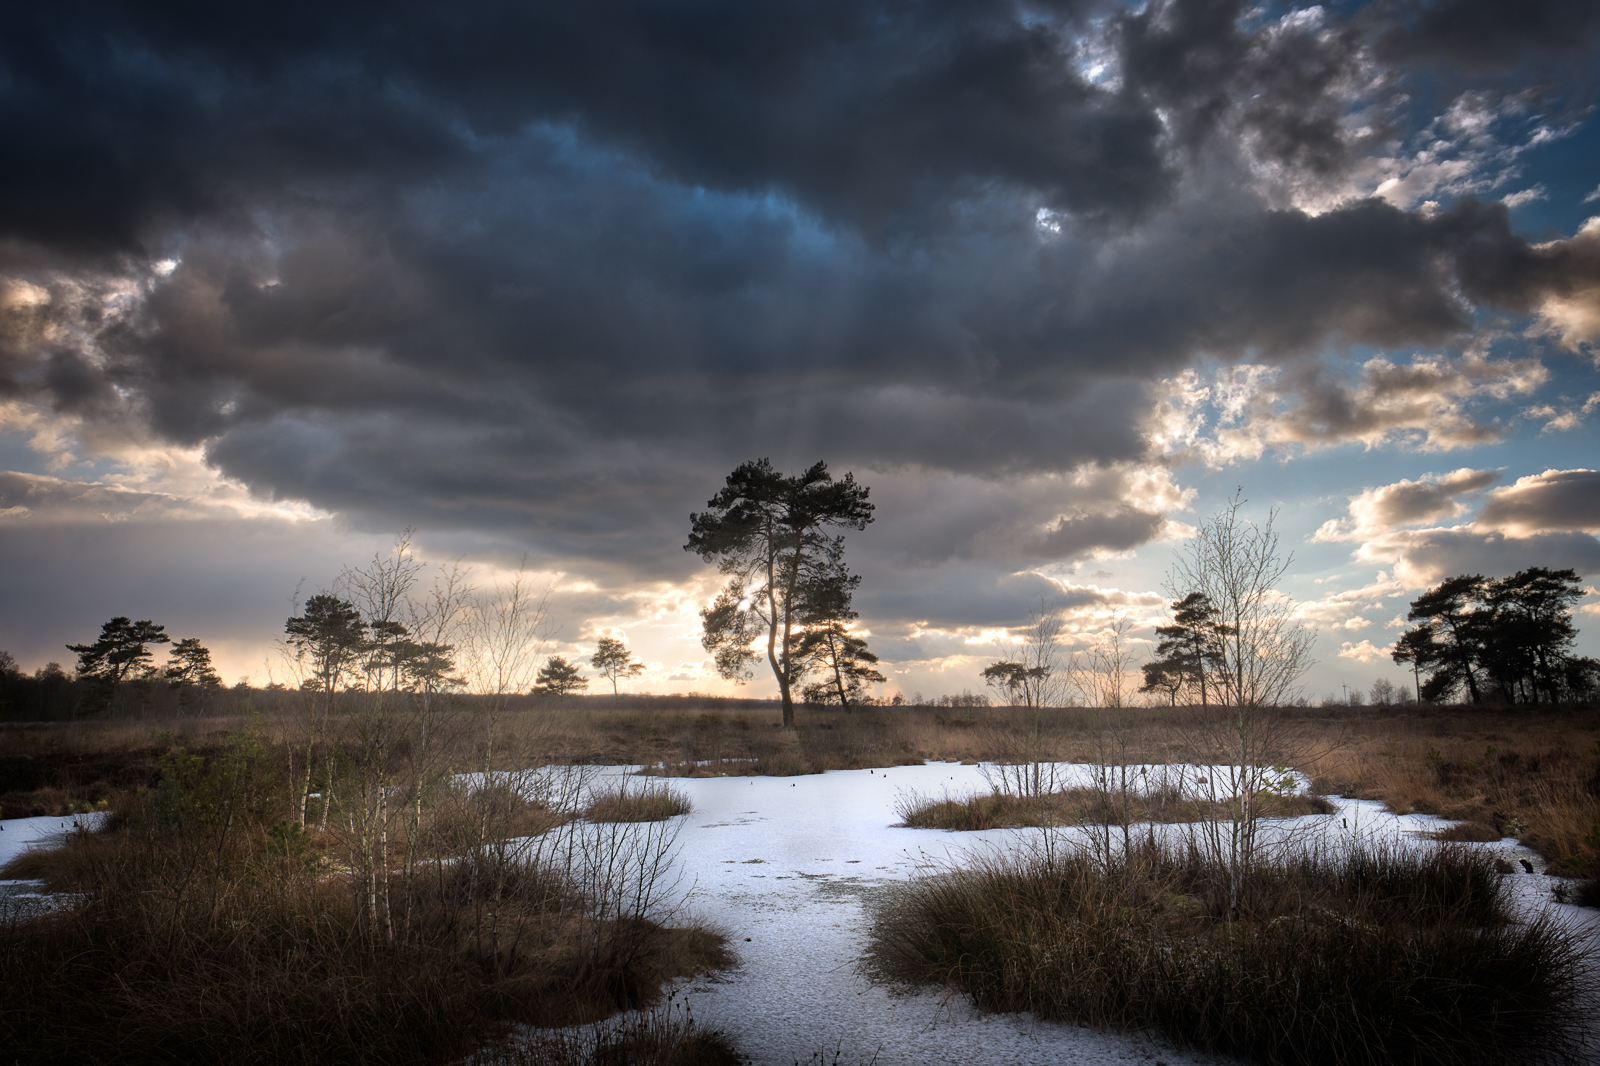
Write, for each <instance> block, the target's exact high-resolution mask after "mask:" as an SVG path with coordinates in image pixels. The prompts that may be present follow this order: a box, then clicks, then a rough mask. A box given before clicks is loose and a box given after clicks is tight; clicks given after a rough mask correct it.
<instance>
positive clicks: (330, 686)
mask: <svg viewBox="0 0 1600 1066" xmlns="http://www.w3.org/2000/svg"><path fill="white" fill-rule="evenodd" d="M283 631H284V634H285V636H284V641H285V643H286V644H287V645H288V647H289V651H290V653H292V655H293V666H294V668H295V669H296V670H299V671H302V672H303V677H302V680H301V683H300V688H301V691H302V692H305V693H307V695H308V697H310V698H312V699H314V700H315V706H314V708H311V709H310V710H309V714H308V717H309V723H308V728H307V730H306V734H305V752H304V764H305V769H304V773H303V776H302V777H301V779H300V783H299V785H300V787H299V788H298V789H297V790H296V792H295V796H294V803H295V814H296V819H297V821H298V823H299V824H300V825H304V824H305V821H306V804H307V802H308V801H309V799H310V796H311V759H312V751H313V749H314V748H315V747H316V744H317V741H318V739H319V738H326V737H327V736H328V735H329V733H330V730H331V728H332V724H331V720H332V717H333V702H334V698H335V695H336V694H337V693H338V691H339V689H340V686H341V685H342V684H343V683H344V679H345V676H346V675H347V674H349V673H351V672H353V671H355V670H356V669H358V668H359V667H360V663H361V656H362V655H363V654H364V653H365V651H366V648H367V626H366V623H364V622H363V621H362V620H361V612H360V611H358V610H356V608H355V605H354V604H352V603H350V602H348V601H346V600H342V599H340V598H339V597H338V596H335V595H333V594H332V593H328V592H321V593H318V594H317V595H315V596H313V597H311V598H310V599H309V600H307V601H306V602H305V608H304V610H302V612H301V613H300V614H298V615H295V616H294V617H292V618H290V619H289V620H288V621H286V622H285V623H284V624H283ZM324 758H325V762H326V770H327V776H328V779H329V781H330V782H331V780H332V777H333V750H332V747H331V746H327V748H326V750H325V751H324ZM291 762H292V759H291ZM290 769H291V773H292V772H293V767H292V766H291V768H290ZM329 787H331V785H330V786H329ZM330 806H331V804H329V803H328V802H324V803H323V805H322V823H323V825H324V826H326V824H327V820H328V808H329V807H330Z"/></svg>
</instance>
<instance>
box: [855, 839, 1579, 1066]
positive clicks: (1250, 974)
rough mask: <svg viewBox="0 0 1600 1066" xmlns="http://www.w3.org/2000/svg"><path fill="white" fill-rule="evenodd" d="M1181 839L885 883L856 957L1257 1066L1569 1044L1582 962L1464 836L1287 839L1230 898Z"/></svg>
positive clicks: (1548, 1051)
mask: <svg viewBox="0 0 1600 1066" xmlns="http://www.w3.org/2000/svg"><path fill="white" fill-rule="evenodd" d="M1226 880H1227V878H1226V875H1225V874H1224V873H1223V871H1221V870H1220V869H1217V868H1215V867H1213V866H1211V865H1210V864H1209V863H1208V862H1206V861H1205V860H1203V859H1202V858H1200V857H1199V856H1197V855H1196V854H1195V853H1193V852H1182V851H1159V850H1155V849H1153V848H1141V849H1136V850H1135V851H1134V852H1133V853H1132V854H1131V855H1127V856H1124V857H1121V858H1118V859H1116V860H1114V861H1113V862H1111V863H1110V864H1106V863H1103V862H1099V861H1096V860H1094V859H1092V858H1090V857H1089V856H1088V855H1087V854H1081V853H1080V854H1073V855H1068V856H1065V857H1063V856H1061V855H1059V854H1050V853H1044V852H1041V853H1039V854H1035V855H1033V856H1030V857H1026V858H1024V859H1022V860H1020V861H1014V860H1006V859H1000V858H993V859H990V860H989V861H985V862H979V863H977V864H976V865H974V866H972V867H969V868H967V869H952V870H948V871H946V872H943V873H940V874H937V875H934V876H932V877H928V878H924V879H922V880H920V881H915V882H911V883H909V884H906V885H904V886H901V887H898V888H895V889H892V890H891V891H890V893H889V895H888V896H887V898H886V899H885V900H884V902H883V903H882V904H881V905H880V907H879V909H878V911H877V913H876V915H875V921H874V925H873V928H872V933H871V939H870V945H869V955H868V958H867V960H866V963H865V966H866V969H867V971H868V973H869V974H870V975H871V976H873V977H875V978H876V979H878V980H882V981H887V982H891V983H901V984H911V985H927V984H933V985H940V986H944V987H948V988H951V989H954V990H957V991H960V992H962V993H965V994H966V995H968V996H969V997H971V999H972V1000H973V1001H974V1002H975V1003H976V1004H978V1005H979V1006H981V1007H984V1008H987V1009H990V1010H997V1011H1031V1012H1033V1013H1034V1014H1036V1015H1038V1016H1040V1017H1044V1018H1049V1019H1055V1020H1061V1021H1077V1022H1080V1023H1082V1024H1086V1025H1092V1026H1104V1027H1113V1028H1122V1029H1145V1028H1156V1029H1159V1030H1161V1031H1162V1032H1164V1033H1165V1034H1166V1035H1167V1036H1168V1037H1170V1038H1172V1039H1174V1040H1176V1041H1178V1042H1179V1043H1182V1044H1187V1045H1190V1046H1194V1047H1198V1048H1201V1049H1202V1050H1206V1051H1210V1052H1215V1053H1220V1054H1226V1055H1236V1056H1240V1057H1243V1058H1246V1059H1250V1060H1253V1061H1257V1062H1263V1063H1272V1064H1285V1066H1288V1064H1306V1066H1358V1064H1360V1066H1387V1064H1389V1063H1395V1062H1405V1063H1411V1064H1413V1066H1423V1064H1433V1063H1438V1064H1451V1066H1458V1064H1467V1063H1509V1062H1522V1061H1538V1060H1540V1059H1541V1058H1542V1057H1545V1056H1548V1057H1549V1058H1551V1059H1562V1058H1570V1057H1572V1053H1573V1052H1575V1051H1576V1049H1577V1039H1578V1034H1579V1032H1580V1031H1581V1028H1582V1023H1583V1006H1582V1004H1581V1002H1580V981H1581V979H1582V975H1583V972H1584V963H1583V960H1582V958H1581V956H1580V954H1579V952H1578V950H1577V949H1576V948H1575V947H1574V946H1573V944H1572V942H1571V940H1570V939H1569V937H1568V936H1567V935H1566V933H1565V931H1564V930H1562V929H1561V928H1560V927H1558V926H1556V925H1555V924H1553V923H1552V922H1550V921H1549V920H1547V919H1543V918H1540V919H1535V920H1534V921H1532V922H1530V923H1526V924H1518V923H1515V922H1512V921H1510V920H1509V914H1508V909H1507V900H1506V894H1505V890H1504V888H1503V885H1502V881H1501V878H1500V876H1499V875H1498V874H1497V873H1496V872H1495V871H1494V868H1493V866H1492V865H1491V863H1490V860H1489V859H1488V858H1487V857H1485V856H1483V855H1481V854H1478V853H1475V852H1471V851H1465V850H1450V849H1440V850H1438V851H1436V852H1434V853H1432V854H1428V855H1424V854H1421V853H1418V852H1414V851H1407V850H1405V849H1400V848H1390V849H1383V848H1377V849H1367V850H1362V849H1355V850H1352V851H1349V852H1346V853H1343V854H1337V855H1335V854H1315V853H1313V854H1301V855H1299V856H1297V857H1294V858H1291V859H1285V860H1283V861H1280V862H1277V863H1273V864H1270V865H1264V866H1261V867H1258V868H1257V869H1256V870H1255V871H1254V872H1253V874H1252V876H1251V878H1250V880H1249V881H1248V882H1247V889H1246V891H1245V892H1244V893H1242V895H1241V897H1240V911H1239V920H1237V921H1233V922H1229V921H1225V920H1223V918H1224V916H1225V915H1226V914H1227V912H1228V903H1227V895H1228V894H1227V889H1226Z"/></svg>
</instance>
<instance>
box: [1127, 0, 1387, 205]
mask: <svg viewBox="0 0 1600 1066" xmlns="http://www.w3.org/2000/svg"><path fill="white" fill-rule="evenodd" d="M1301 14H1304V13H1301ZM1261 18H1262V14H1261V12H1260V11H1252V10H1250V9H1248V8H1247V6H1246V5H1245V4H1244V3H1242V2H1241V0H1158V2H1155V3H1150V4H1147V5H1145V6H1144V7H1143V8H1141V9H1138V10H1136V11H1133V12H1131V13H1128V14H1124V15H1122V16H1120V17H1119V19H1118V20H1117V31H1118V32H1117V36H1118V41H1119V45H1120V49H1121V56H1122V63H1123V69H1124V72H1125V75H1126V77H1127V78H1128V80H1129V82H1130V84H1131V85H1133V86H1136V87H1137V88H1138V90H1139V91H1142V92H1143V93H1145V94H1147V95H1148V97H1149V98H1150V99H1152V100H1155V101H1157V102H1159V103H1160V104H1161V106H1162V107H1163V108H1164V109H1166V111H1167V112H1168V114H1169V115H1170V116H1171V119H1170V120H1171V121H1172V122H1173V123H1174V124H1175V125H1176V127H1177V139H1178V141H1179V143H1180V144H1183V145H1185V146H1186V147H1188V148H1189V149H1191V150H1199V149H1201V148H1204V147H1208V146H1210V145H1211V144H1212V142H1213V141H1214V139H1215V138H1216V136H1217V135H1218V134H1219V133H1220V132H1223V131H1226V132H1228V133H1230V134H1232V135H1233V136H1235V137H1237V136H1245V137H1248V138H1249V139H1250V140H1251V142H1252V148H1253V149H1254V150H1255V151H1256V152H1258V153H1259V154H1260V155H1261V156H1262V157H1263V158H1264V159H1265V160H1268V161H1271V162H1273V163H1277V164H1281V165H1286V166H1290V167H1293V168H1295V169H1301V170H1305V171H1308V172H1311V173H1316V174H1331V173H1334V172H1337V171H1339V170H1341V169H1343V168H1344V166H1345V165H1346V164H1347V162H1348V161H1349V158H1350V149H1349V147H1348V146H1347V145H1346V143H1345V139H1344V134H1343V130H1342V129H1341V122H1340V120H1341V118H1342V116H1343V112H1344V110H1345V101H1344V99H1343V98H1342V97H1343V94H1342V93H1341V92H1340V90H1341V89H1342V88H1343V83H1344V82H1346V81H1348V80H1350V79H1351V78H1353V77H1354V76H1356V74H1357V73H1358V72H1359V59H1360V46H1361V43H1362V42H1361V38H1360V34H1359V32H1358V30H1357V29H1356V28H1355V27H1354V26H1353V25H1345V26H1337V27H1334V28H1332V29H1324V27H1323V26H1322V25H1321V24H1320V20H1319V19H1316V18H1311V19H1301V20H1300V21H1299V22H1298V23H1296V22H1293V21H1291V22H1289V23H1288V24H1286V25H1282V26H1271V25H1268V26H1262V25H1260V24H1259V23H1260V20H1261ZM1249 22H1255V23H1256V25H1254V26H1249V25H1247V23H1249Z"/></svg>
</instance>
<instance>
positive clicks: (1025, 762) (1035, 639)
mask: <svg viewBox="0 0 1600 1066" xmlns="http://www.w3.org/2000/svg"><path fill="white" fill-rule="evenodd" d="M1065 634H1066V620H1065V619H1064V618H1063V617H1062V614H1061V611H1060V610H1059V609H1058V608H1052V607H1049V606H1048V605H1046V604H1044V603H1041V604H1040V605H1039V608H1038V610H1036V611H1034V613H1033V615H1032V617H1031V618H1030V619H1029V621H1028V625H1027V626H1026V627H1025V628H1024V629H1022V631H1021V634H1020V639H1017V640H1015V641H1013V642H1012V643H1011V644H1009V645H1007V646H1006V648H1005V649H1004V651H1003V655H1004V658H1002V659H1001V660H1000V661H998V662H996V663H994V664H993V665H992V666H990V667H989V668H988V669H986V670H985V671H984V680H985V681H986V682H988V683H989V684H990V685H992V686H995V687H998V688H1000V689H1001V690H1002V691H1004V692H1005V693H1006V695H1007V698H1008V699H1009V700H1010V702H1011V705H1012V706H1013V707H1016V706H1017V705H1018V701H1019V700H1020V701H1021V706H1022V708H1023V710H1024V713H1025V716H1026V719H1025V721H1024V722H1023V723H1022V725H1021V728H1018V727H1017V724H1016V723H1015V722H1014V721H1011V722H1006V723H1005V724H1003V725H1002V724H999V723H991V730H990V732H991V736H990V737H989V741H990V744H991V746H992V747H994V748H995V749H996V750H997V751H998V752H999V754H998V756H997V758H996V759H995V761H994V763H993V765H990V766H985V767H983V777H984V780H985V781H986V782H987V783H988V785H989V787H990V788H991V789H992V790H993V791H994V792H995V793H997V794H1000V795H1014V796H1033V797H1037V796H1044V795H1048V794H1049V793H1051V792H1054V791H1055V790H1056V785H1057V780H1056V779H1057V773H1056V762H1057V755H1058V752H1057V751H1056V750H1055V746H1054V743H1053V741H1052V731H1051V730H1048V729H1047V728H1046V726H1047V724H1048V722H1047V717H1048V715H1047V712H1048V711H1049V710H1050V709H1053V708H1057V707H1060V706H1061V705H1062V704H1064V703H1066V701H1067V691H1066V688H1067V684H1066V681H1067V674H1068V672H1069V665H1070V664H1069V663H1068V662H1067V661H1066V660H1065V650H1066V649H1065V648H1064V647H1063V638H1064V636H1065Z"/></svg>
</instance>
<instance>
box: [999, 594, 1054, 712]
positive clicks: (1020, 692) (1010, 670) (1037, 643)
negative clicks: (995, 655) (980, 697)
mask: <svg viewBox="0 0 1600 1066" xmlns="http://www.w3.org/2000/svg"><path fill="white" fill-rule="evenodd" d="M1065 625H1066V623H1065V621H1064V620H1063V619H1062V617H1061V612H1060V610H1058V609H1055V608H1051V607H1049V606H1048V605H1046V604H1044V603H1041V604H1039V609H1038V610H1037V611H1034V612H1033V615H1032V617H1031V618H1029V620H1028V624H1027V626H1025V627H1024V628H1022V629H1021V630H1020V631H1019V633H1018V639H1016V640H1014V641H1013V642H1012V643H1011V644H1010V645H1009V646H1008V647H1007V648H1006V649H1005V658H1003V659H1000V660H998V661H997V662H993V663H990V664H989V665H988V666H986V667H984V670H983V683H984V684H986V685H988V686H990V687H991V688H997V689H999V690H1001V691H1003V692H1004V693H1005V694H1006V702H1007V703H1008V704H1010V705H1011V706H1013V707H1015V706H1018V705H1020V706H1023V707H1028V708H1032V709H1034V710H1038V709H1040V708H1043V707H1049V706H1054V705H1055V704H1057V703H1059V702H1060V701H1061V700H1062V699H1063V698H1064V696H1063V693H1062V692H1061V678H1060V677H1059V676H1058V674H1059V672H1060V669H1061V662H1060V659H1061V650H1062V649H1061V635H1062V631H1063V629H1064V628H1065Z"/></svg>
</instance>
